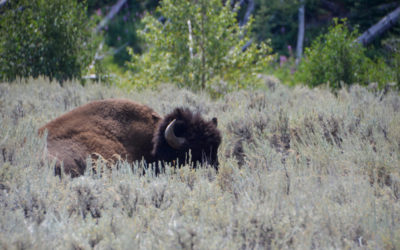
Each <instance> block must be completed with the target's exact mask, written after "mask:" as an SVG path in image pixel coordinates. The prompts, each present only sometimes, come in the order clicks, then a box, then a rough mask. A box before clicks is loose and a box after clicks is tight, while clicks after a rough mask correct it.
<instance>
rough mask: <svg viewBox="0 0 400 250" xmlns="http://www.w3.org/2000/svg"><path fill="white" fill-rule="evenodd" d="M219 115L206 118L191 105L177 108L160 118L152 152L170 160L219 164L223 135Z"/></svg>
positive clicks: (160, 158)
mask: <svg viewBox="0 0 400 250" xmlns="http://www.w3.org/2000/svg"><path fill="white" fill-rule="evenodd" d="M217 123H218V122H217V118H213V119H212V120H211V121H206V120H204V119H203V118H202V117H201V116H200V114H198V113H192V112H191V111H190V110H189V109H183V108H177V109H175V110H174V111H173V112H172V113H170V114H169V115H167V116H165V118H164V119H163V120H162V121H161V122H160V124H159V126H158V128H157V129H156V131H155V135H154V138H153V145H154V148H153V151H152V154H153V156H154V158H155V159H157V160H158V161H161V162H166V163H172V164H174V163H176V161H177V162H178V163H179V164H182V163H193V164H197V163H206V164H210V165H212V166H214V167H215V168H216V169H217V168H218V156H217V152H218V147H219V145H220V143H221V135H220V132H219V130H218V129H217Z"/></svg>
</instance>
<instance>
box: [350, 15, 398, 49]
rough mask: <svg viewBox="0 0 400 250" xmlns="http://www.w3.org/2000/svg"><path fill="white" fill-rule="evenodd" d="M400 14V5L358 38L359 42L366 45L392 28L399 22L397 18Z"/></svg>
mask: <svg viewBox="0 0 400 250" xmlns="http://www.w3.org/2000/svg"><path fill="white" fill-rule="evenodd" d="M399 16H400V7H397V9H395V10H394V11H392V12H390V13H389V14H388V15H387V16H385V17H384V18H382V19H381V20H380V21H379V22H378V23H377V24H375V25H373V26H372V27H371V28H369V29H368V30H367V31H365V32H364V33H363V34H362V35H361V36H359V37H358V38H357V42H358V43H361V44H362V45H364V46H366V45H368V44H370V43H371V42H372V41H373V40H374V39H375V38H376V37H378V36H380V35H381V34H382V33H383V32H385V31H386V30H388V29H390V28H391V27H392V26H393V25H395V24H396V23H397V19H398V18H399Z"/></svg>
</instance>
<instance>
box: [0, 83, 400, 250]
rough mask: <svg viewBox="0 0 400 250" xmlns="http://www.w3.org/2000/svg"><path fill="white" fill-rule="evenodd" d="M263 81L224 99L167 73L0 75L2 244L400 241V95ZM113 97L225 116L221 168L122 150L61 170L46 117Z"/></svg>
mask: <svg viewBox="0 0 400 250" xmlns="http://www.w3.org/2000/svg"><path fill="white" fill-rule="evenodd" d="M265 81H266V85H267V86H268V87H269V90H268V91H240V92H235V93H230V94H227V95H226V96H225V97H223V98H221V99H218V100H212V99H210V98H209V97H208V96H207V95H206V94H202V93H197V94H194V93H192V92H190V91H188V90H182V89H177V88H175V87H173V86H171V85H162V86H160V87H159V89H158V90H144V91H142V92H129V91H126V90H121V89H118V88H116V87H107V86H103V85H96V84H88V85H86V86H85V87H82V86H81V85H79V84H78V83H67V84H65V87H64V88H61V87H60V86H58V85H57V84H51V83H48V82H46V81H44V80H36V81H33V80H32V81H29V82H28V83H27V84H6V83H2V84H0V114H1V115H0V128H1V129H0V248H2V249H26V248H29V249H30V248H34V249H55V248H56V249H57V248H59V249H71V248H72V249H89V248H96V249H111V248H112V249H131V248H134V249H152V248H156V249H182V248H184V249H221V248H222V249H248V248H258V249H259V248H262V249H264V248H267V249H268V248H271V249H281V248H283V249H310V248H313V249H329V248H330V249H336V248H355V249H357V248H359V249H365V248H367V249H368V248H372V249H375V248H377V249H399V248H400V97H399V94H398V93H394V92H389V93H387V94H385V95H382V94H381V93H370V92H368V91H367V90H366V89H364V88H361V87H358V86H353V87H352V88H351V89H350V90H341V91H339V92H338V93H337V95H333V94H331V93H330V92H329V91H328V90H325V89H321V88H320V89H313V90H310V89H308V88H304V87H299V86H297V87H295V88H288V87H286V86H283V85H281V84H279V83H277V82H276V80H273V79H270V78H266V79H265ZM111 97H113V98H116V97H118V98H129V99H131V100H135V101H138V102H141V103H144V104H147V105H149V106H151V107H152V108H154V109H155V110H156V111H157V112H159V113H160V114H162V115H164V114H166V113H168V112H169V111H171V110H172V109H173V108H175V107H177V106H186V107H189V108H191V109H192V110H194V111H200V112H201V113H202V114H203V115H204V116H205V117H207V118H211V117H213V116H217V117H218V121H219V127H220V129H221V132H222V135H223V143H222V145H221V147H220V151H219V158H220V163H221V165H220V170H219V172H218V173H216V172H215V171H214V170H212V169H209V168H200V169H197V170H193V169H190V168H189V167H188V166H186V167H183V168H181V169H179V170H177V171H173V170H172V169H167V173H166V174H162V175H160V176H158V177H154V176H153V175H152V174H151V173H148V174H147V175H145V176H141V175H140V174H138V173H137V171H135V170H136V169H137V167H138V166H133V168H132V167H131V166H130V165H129V164H127V163H126V162H121V163H118V169H116V168H114V169H112V171H105V172H104V173H103V175H102V176H98V175H97V174H92V173H89V172H87V173H86V174H85V176H82V177H79V178H75V179H70V178H68V177H66V176H65V177H64V178H62V179H60V178H58V177H55V176H54V175H53V169H52V168H53V167H54V165H53V163H52V162H46V161H43V160H42V159H43V157H44V154H45V152H46V151H45V148H46V143H45V139H44V138H40V137H38V136H37V129H38V128H39V127H40V126H42V125H44V124H45V123H47V122H48V121H50V120H51V119H54V118H55V117H57V116H59V115H61V114H63V113H64V112H66V111H68V110H71V109H72V108H75V107H77V106H79V105H83V104H85V103H87V102H89V101H91V100H96V99H103V98H111ZM98 165H99V167H101V166H102V164H101V162H99V163H98Z"/></svg>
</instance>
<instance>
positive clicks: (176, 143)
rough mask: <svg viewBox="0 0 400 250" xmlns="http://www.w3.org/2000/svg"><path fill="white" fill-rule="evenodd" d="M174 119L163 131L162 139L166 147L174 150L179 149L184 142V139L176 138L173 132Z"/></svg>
mask: <svg viewBox="0 0 400 250" xmlns="http://www.w3.org/2000/svg"><path fill="white" fill-rule="evenodd" d="M175 122H176V119H174V120H173V121H172V122H170V124H168V126H167V128H166V129H165V133H164V137H165V140H167V143H168V145H170V146H171V147H172V148H174V149H180V148H181V147H182V145H183V144H184V143H185V142H186V139H185V138H184V137H177V136H176V135H175V132H174V127H175Z"/></svg>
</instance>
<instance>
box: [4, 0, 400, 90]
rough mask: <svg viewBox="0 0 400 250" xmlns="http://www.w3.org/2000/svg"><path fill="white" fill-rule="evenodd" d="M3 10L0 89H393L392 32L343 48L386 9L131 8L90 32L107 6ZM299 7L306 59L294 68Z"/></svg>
mask: <svg viewBox="0 0 400 250" xmlns="http://www.w3.org/2000/svg"><path fill="white" fill-rule="evenodd" d="M4 2H5V3H2V4H1V5H0V13H2V15H3V17H4V18H2V19H1V22H0V28H1V29H2V31H3V32H1V36H0V54H1V57H0V65H1V69H0V78H1V79H3V80H8V81H12V80H14V79H16V78H17V77H22V78H25V77H34V78H36V77H38V76H40V75H42V76H47V77H49V78H50V79H52V78H55V79H57V80H58V81H60V82H62V81H64V80H66V79H73V78H78V79H79V78H81V76H82V75H87V74H88V73H96V74H97V76H96V77H97V79H102V80H104V79H107V80H108V81H110V80H115V81H116V82H118V83H121V86H124V87H128V88H132V87H141V88H142V87H146V86H154V85H157V84H160V83H163V82H171V83H172V82H173V83H175V84H177V85H178V86H188V87H191V88H192V89H194V90H196V89H197V90H198V89H207V90H208V91H209V92H210V93H211V94H212V95H214V96H221V95H223V94H225V93H227V92H229V91H233V90H237V89H241V88H251V87H255V86H256V87H257V86H258V83H259V78H258V77H257V75H258V73H265V72H268V73H269V74H273V75H276V76H277V77H279V78H280V79H281V80H282V81H284V82H285V83H289V84H292V85H296V84H299V83H304V84H307V85H310V86H316V85H319V84H324V83H329V85H330V86H331V87H332V88H337V87H338V86H341V85H343V84H353V83H359V84H363V85H368V84H371V83H377V84H378V86H379V87H380V88H382V87H384V86H386V85H387V84H392V83H395V84H397V85H398V86H399V84H400V80H399V79H400V75H399V72H400V70H399V65H400V52H399V51H400V49H399V48H400V43H399V39H398V37H399V25H398V24H397V25H395V26H394V27H392V28H391V29H390V30H389V31H388V32H386V33H384V34H383V35H381V36H379V37H378V39H375V40H374V42H373V43H372V44H371V45H369V46H368V47H361V46H357V45H355V46H353V45H352V44H353V42H354V40H355V38H356V37H357V36H359V35H360V33H362V32H364V31H365V30H366V29H368V28H369V27H371V25H373V24H375V23H376V22H378V21H379V20H380V19H381V18H382V17H384V16H385V15H387V14H388V13H389V12H390V11H392V10H394V9H395V8H397V7H398V3H397V2H396V1H392V0H385V1H375V0H374V1H336V0H330V1H328V0H324V1H315V0H307V1H306V0H304V1H298V0H285V1H281V0H273V1H263V0H256V1H252V0H243V1H235V0H234V1H218V0H213V1H193V2H187V1H184V0H177V1H167V0H166V1H160V2H159V1H157V0H147V1H134V0H130V1H122V2H124V4H123V5H122V8H121V9H119V11H118V12H117V15H116V16H115V17H114V18H113V19H112V20H111V21H110V22H108V23H106V24H105V25H103V26H101V27H102V28H99V29H97V28H96V29H94V27H93V24H94V23H95V22H97V23H99V22H100V20H105V19H106V18H105V17H106V14H107V13H109V12H110V11H111V9H112V8H111V7H114V6H113V5H114V4H115V2H116V1H110V0H89V1H77V0H74V1H69V2H68V4H65V5H61V4H60V3H61V2H60V1H59V0H51V1H42V0H33V1H4ZM118 2H121V0H120V1H118ZM301 4H304V6H305V13H306V20H305V23H306V25H305V39H304V43H305V47H306V49H305V58H304V60H302V61H301V62H300V64H299V65H297V64H295V56H294V55H295V52H296V51H294V47H295V46H294V45H295V44H296V42H297V34H298V26H299V24H298V23H299V21H298V10H299V6H300V5H301ZM250 14H252V15H253V18H252V17H251V15H250ZM366 15H368V18H366ZM335 17H339V18H345V19H340V20H341V21H332V20H338V19H335ZM342 20H345V21H342ZM188 21H190V22H188ZM342 22H343V23H342ZM93 30H96V32H94V31H93ZM99 30H100V32H99V33H98V32H97V31H99ZM96 37H98V38H97V39H96ZM100 37H103V41H102V42H101V43H100V40H99V39H100ZM99 43H100V46H99ZM96 49H97V51H96ZM337 51H339V55H338V58H336V56H337V55H336V52H337ZM95 52H96V56H95ZM319 55H321V56H322V57H321V58H318V56H319ZM272 59H274V60H272ZM337 62H338V63H337ZM315 72H316V73H315ZM110 76H117V77H116V78H115V77H114V78H110ZM392 85H393V84H392Z"/></svg>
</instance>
